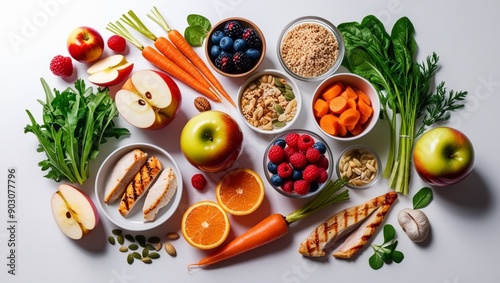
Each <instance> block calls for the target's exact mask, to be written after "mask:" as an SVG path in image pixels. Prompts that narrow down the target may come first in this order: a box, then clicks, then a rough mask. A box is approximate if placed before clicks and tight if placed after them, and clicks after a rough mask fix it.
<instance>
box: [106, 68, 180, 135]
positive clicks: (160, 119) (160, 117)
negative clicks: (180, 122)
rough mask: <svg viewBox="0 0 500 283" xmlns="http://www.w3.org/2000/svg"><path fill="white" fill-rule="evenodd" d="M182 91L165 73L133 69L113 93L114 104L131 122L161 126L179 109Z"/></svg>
mask: <svg viewBox="0 0 500 283" xmlns="http://www.w3.org/2000/svg"><path fill="white" fill-rule="evenodd" d="M181 101H182V98H181V92H180V90H179V87H178V86H177V84H176V83H175V81H174V80H173V79H172V78H171V77H170V76H168V75H167V74H165V73H163V72H160V71H155V70H140V71H137V72H134V73H133V74H132V75H131V76H130V78H129V79H128V80H126V81H125V83H124V84H123V86H122V87H121V89H120V90H118V92H117V93H116V95H115V103H116V108H117V109H118V112H119V113H120V115H121V116H122V117H123V118H124V119H125V120H126V121H127V122H129V123H130V124H132V125H134V126H136V127H138V128H141V129H150V130H155V129H161V128H163V127H165V126H167V125H168V124H169V123H170V122H171V121H172V120H173V119H174V118H175V117H176V115H177V113H179V110H180V106H181Z"/></svg>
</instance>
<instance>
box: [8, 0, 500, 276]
mask: <svg viewBox="0 0 500 283" xmlns="http://www.w3.org/2000/svg"><path fill="white" fill-rule="evenodd" d="M6 3H7V2H5V1H4V2H2V4H0V5H1V7H0V13H1V15H0V19H1V23H2V24H1V37H0V40H1V42H0V46H1V52H0V56H1V60H0V74H1V76H0V90H1V92H2V94H1V97H2V104H1V105H2V108H3V111H2V112H1V115H2V117H1V119H0V123H1V132H2V133H3V134H2V146H1V147H0V150H1V155H0V156H1V158H0V163H1V164H2V166H1V167H0V168H1V170H2V171H1V172H3V173H1V177H0V178H1V179H2V180H3V182H2V184H3V187H2V189H1V190H0V191H1V192H0V221H1V222H2V224H1V225H0V227H1V228H0V257H1V260H0V263H1V264H0V274H1V275H0V278H2V279H1V281H2V282H68V281H71V282H75V283H76V282H160V281H161V282H165V281H170V282H216V281H224V282H259V281H260V282H263V281H265V282H327V281H329V282H330V281H335V282H362V281H364V282H367V281H375V282H382V281H386V282H438V283H451V282H453V283H465V282H498V277H499V275H500V272H499V269H498V254H499V252H500V245H499V244H498V239H499V238H500V232H499V229H498V216H499V215H500V211H499V205H498V201H499V198H500V193H499V190H498V184H499V183H500V175H499V174H498V170H497V169H496V168H498V165H497V164H498V160H499V157H500V152H499V149H498V148H499V147H498V141H499V139H498V136H497V133H496V131H497V130H498V124H497V122H496V118H494V117H495V115H496V113H497V112H498V111H497V110H498V107H499V106H500V103H499V102H500V98H499V97H498V93H499V88H500V72H499V69H498V62H500V56H499V55H498V54H499V53H498V50H500V48H499V47H500V46H499V41H498V26H499V18H498V12H500V4H499V2H495V1H477V2H473V1H402V0H401V1H399V0H382V1H315V0H308V1H305V2H304V1H260V0H253V1H245V0H217V1H193V0H185V1H150V0H144V1H137V0H136V1H131V0H122V1H109V0H101V1H94V0H91V1H76V0H74V1H72V0H64V1H63V0H40V1H37V0H29V1H15V2H14V1H11V2H9V4H8V5H9V6H8V7H7V4H6ZM154 5H156V6H157V7H158V8H159V10H160V11H161V12H162V14H163V15H164V16H165V18H166V19H167V21H168V22H169V24H170V25H171V26H172V27H174V28H177V29H179V30H181V31H183V30H184V28H185V27H186V26H187V24H186V16H187V15H188V14H190V13H198V14H202V15H204V16H206V17H207V18H208V19H210V21H211V22H212V23H216V22H218V21H219V20H221V19H224V18H226V17H230V16H242V17H246V18H249V19H251V20H252V21H254V22H255V23H257V24H258V25H259V26H260V28H261V29H262V30H263V32H264V33H265V36H266V39H267V44H268V52H267V55H266V60H265V62H264V63H263V65H262V68H276V69H281V67H280V66H279V64H278V62H277V60H276V52H275V48H276V44H277V42H276V41H277V37H278V34H279V33H280V31H281V29H282V28H283V27H284V26H285V25H286V24H288V23H289V22H290V21H292V20H293V19H295V18H297V17H301V16H305V15H315V16H320V17H324V18H326V19H328V20H330V21H331V22H333V23H335V24H339V23H342V22H346V21H360V20H361V19H362V18H363V17H364V16H366V15H368V14H370V13H373V14H375V15H376V16H378V17H379V18H380V19H381V20H382V21H383V23H384V24H385V25H386V27H388V28H390V27H392V25H393V23H394V22H395V21H396V20H397V19H398V18H399V17H401V16H404V15H406V16H409V18H410V20H411V21H412V22H413V24H414V26H415V29H416V31H417V35H416V40H417V42H418V43H419V45H420V48H419V58H420V59H423V58H425V56H426V55H429V54H430V53H431V52H433V51H435V52H436V53H437V54H438V55H439V56H440V62H441V69H440V70H439V72H438V74H437V76H436V80H437V81H442V80H445V81H446V83H447V86H448V87H449V88H453V89H456V90H467V91H469V97H468V99H467V105H466V108H465V109H463V110H461V111H460V112H457V113H454V114H453V115H452V119H451V121H450V122H449V123H448V125H449V126H452V127H455V128H458V129H460V130H462V131H463V132H464V133H466V134H467V135H468V136H469V137H470V139H471V140H472V142H473V143H474V146H475V149H476V164H475V169H474V171H473V172H472V173H471V175H469V177H468V178H467V179H465V180H464V181H463V182H461V183H459V184H457V185H454V186H450V187H447V188H435V189H434V201H433V202H432V203H431V205H429V206H428V207H426V208H425V209H424V211H425V213H426V214H427V215H428V217H429V218H430V221H431V225H432V232H431V235H430V237H429V239H428V240H427V241H426V242H424V243H422V244H414V243H412V242H410V240H409V239H408V238H407V237H406V235H405V234H403V232H402V231H401V229H400V228H399V227H398V226H397V222H396V214H397V212H398V211H399V210H401V209H403V208H405V207H408V206H410V205H411V195H412V193H415V192H416V191H417V190H418V189H419V188H421V187H422V186H424V185H425V184H424V183H423V182H421V181H420V179H419V178H418V177H415V178H414V179H413V180H412V183H411V192H410V195H409V196H401V197H400V198H399V200H398V202H397V203H396V205H395V206H394V207H393V209H392V210H391V213H389V214H388V216H387V218H386V223H390V224H393V225H395V227H396V228H397V237H398V240H399V249H400V250H401V251H403V253H404V254H405V256H406V257H405V259H404V261H403V262H402V263H401V264H391V265H385V266H384V267H383V268H382V269H380V270H378V271H374V270H372V269H371V268H370V267H369V265H368V258H369V256H370V255H371V254H372V250H371V249H370V248H368V247H367V248H365V249H363V250H362V251H361V252H360V253H359V255H358V256H357V257H356V258H355V259H353V260H336V259H334V258H328V260H327V261H325V262H315V261H311V260H308V259H305V258H303V257H302V256H300V255H299V254H298V253H297V248H298V244H299V243H300V242H301V241H302V240H303V239H304V238H305V237H306V236H307V234H308V233H309V231H310V230H311V229H313V228H314V227H315V226H316V225H317V224H319V223H320V222H321V221H322V220H324V219H325V218H326V217H327V216H329V215H331V214H333V213H334V212H336V211H337V210H339V209H341V208H344V207H348V206H352V205H355V204H358V203H361V202H362V201H365V200H368V199H369V198H371V197H374V196H377V195H380V194H383V193H385V192H387V191H388V188H387V181H386V180H382V181H381V182H380V183H378V184H377V186H376V187H374V188H372V189H370V190H367V191H351V200H350V201H348V202H345V203H343V204H341V205H338V206H336V207H334V208H331V209H330V210H328V209H327V210H325V211H322V212H321V213H318V214H315V215H313V216H311V217H309V218H307V219H306V220H303V221H301V222H299V223H295V224H294V225H292V227H291V229H290V232H289V234H288V235H287V236H286V237H284V238H282V239H281V240H279V241H277V242H275V243H273V244H271V245H269V246H267V247H265V248H261V249H258V250H255V251H252V252H249V253H248V254H245V255H243V256H240V257H237V258H234V259H233V260H230V261H228V262H226V263H223V264H220V265H217V267H216V268H212V269H208V270H201V271H198V272H195V273H193V274H189V273H188V271H187V268H186V267H187V265H188V264H189V263H194V262H196V261H198V260H199V259H200V258H202V257H203V256H204V255H205V254H206V253H205V252H202V251H199V250H196V249H195V248H192V247H191V246H189V245H188V244H187V243H186V242H185V241H184V239H182V238H181V239H179V240H177V241H176V242H175V243H174V244H175V246H176V247H177V250H178V256H177V257H176V258H172V257H169V256H167V255H166V254H164V253H162V255H163V256H162V258H160V259H158V260H155V261H154V263H153V264H152V265H145V264H142V263H140V262H135V263H134V264H133V265H131V266H130V265H128V264H127V263H126V260H125V258H126V257H125V255H124V254H122V253H120V252H118V250H117V247H116V246H111V245H109V244H108V243H107V241H106V238H107V236H108V235H110V231H111V230H112V229H113V228H115V227H114V226H113V225H111V223H110V222H109V221H107V219H105V218H104V216H103V215H101V216H102V217H101V222H100V225H99V226H98V227H97V229H96V230H95V231H93V232H92V233H91V234H90V235H89V236H88V237H87V238H85V239H83V240H80V241H73V240H70V239H69V238H67V237H66V236H64V235H63V234H62V233H61V232H60V230H59V229H58V228H57V226H56V224H55V222H54V220H53V218H52V214H51V210H50V197H51V195H52V194H53V193H54V192H55V190H56V189H57V185H58V184H56V183H55V182H53V181H51V180H48V179H45V178H44V177H43V172H41V171H40V169H39V168H38V166H37V163H38V161H40V160H41V158H42V156H41V155H39V154H37V153H36V151H35V149H36V146H37V142H36V140H35V137H34V136H33V135H32V134H29V135H27V134H24V133H23V128H24V126H25V125H26V124H27V123H28V117H27V115H26V113H25V109H30V110H31V111H32V112H33V113H34V115H35V116H36V117H37V119H40V113H41V106H40V105H39V104H38V102H37V99H43V98H44V97H43V90H42V87H41V84H40V77H44V78H45V79H46V80H47V82H48V83H49V85H50V86H51V87H57V88H59V89H62V88H64V87H66V86H68V85H70V84H72V82H68V81H64V80H63V79H61V78H58V77H55V76H53V75H52V74H51V72H50V70H49V61H50V60H51V58H52V57H53V56H55V55H57V54H63V55H66V54H67V51H66V37H67V35H68V34H69V32H70V31H71V30H72V29H73V28H75V27H77V26H82V25H88V26H92V27H94V28H97V29H98V30H99V31H100V32H101V33H102V35H103V37H105V38H107V37H109V36H110V35H111V34H110V33H109V32H108V31H106V30H105V26H106V24H107V23H108V22H109V21H115V20H117V19H118V18H119V17H120V15H121V14H122V13H125V12H127V11H128V10H129V9H133V10H134V11H135V12H136V13H137V14H138V15H139V16H140V17H141V18H143V19H144V21H145V22H146V23H147V24H148V26H150V27H151V29H152V30H153V31H154V32H155V33H157V34H161V32H162V31H161V30H160V29H159V28H158V26H155V24H154V23H153V22H152V21H149V19H148V18H147V17H146V14H147V13H148V12H149V11H150V9H151V8H152V7H153V6H154ZM139 38H140V39H141V40H142V41H143V42H144V43H146V42H147V41H146V39H144V38H141V37H139ZM13 39H14V40H13ZM129 49H130V52H129V53H128V54H127V56H128V59H129V60H130V61H133V62H134V63H135V64H136V66H135V68H136V70H139V69H143V68H151V65H149V63H147V62H146V61H145V60H144V59H143V58H142V57H141V56H140V54H139V52H138V50H136V49H134V47H133V46H131V45H129ZM197 50H198V51H199V52H200V54H201V55H203V52H202V49H201V48H200V49H197ZM106 52H107V53H109V51H108V50H107V51H106ZM203 58H204V57H203ZM75 66H76V68H77V76H78V77H83V78H85V77H86V74H85V69H86V68H85V66H84V65H82V64H78V63H75ZM220 79H221V81H222V83H223V84H224V86H225V87H226V88H227V90H229V92H230V93H232V94H233V97H235V96H236V91H237V88H238V86H239V84H240V83H242V80H241V79H236V80H229V79H226V78H222V77H220ZM299 85H300V87H301V90H302V95H303V101H304V104H305V106H308V104H309V103H310V100H311V93H312V91H313V90H314V88H315V87H316V86H317V83H303V82H299ZM179 86H180V87H181V90H182V91H183V99H184V100H183V106H182V111H181V113H180V114H179V116H178V117H177V118H176V120H175V121H174V122H173V124H171V125H169V126H168V127H166V128H164V129H162V130H159V131H140V130H137V129H134V128H132V127H131V126H129V125H128V124H127V123H126V122H124V121H123V120H121V118H120V119H118V120H117V124H118V125H119V126H124V127H128V128H129V129H130V130H131V132H132V135H131V136H130V137H129V138H123V139H120V140H118V141H117V140H110V142H109V143H107V144H106V145H104V146H102V151H101V155H100V156H99V157H98V158H97V159H96V160H95V161H93V162H92V164H91V177H90V179H89V180H88V181H87V183H85V185H84V186H83V187H82V189H84V190H85V191H86V192H87V193H88V194H89V195H91V197H92V198H94V199H95V196H94V185H93V182H94V178H95V174H96V172H97V170H98V168H99V165H100V163H101V162H102V160H103V159H104V158H105V157H106V156H107V154H109V153H110V152H111V151H112V150H114V149H115V148H116V147H118V146H120V145H125V144H129V143H132V142H150V143H154V144H157V145H159V146H162V147H163V148H165V149H166V150H167V151H169V152H170V153H171V154H172V155H173V156H174V157H175V159H176V160H177V162H178V163H179V166H180V167H181V170H182V173H183V178H184V182H185V184H186V186H185V192H184V195H183V197H182V200H181V205H180V207H179V210H178V212H177V213H176V214H174V216H173V218H171V219H170V220H169V221H167V222H166V223H165V225H163V226H161V227H160V228H158V229H154V230H152V231H146V232H144V233H145V234H146V235H159V236H163V235H164V234H165V233H166V232H168V231H177V232H179V233H180V230H179V227H180V217H181V216H182V213H183V211H184V210H185V209H186V207H187V206H188V205H190V204H192V203H194V202H196V201H199V200H204V199H211V200H214V199H215V197H214V186H215V182H216V181H217V180H218V178H219V177H220V174H212V175H209V178H210V183H209V187H210V188H209V189H208V190H207V191H205V192H202V193H200V192H197V191H194V190H193V189H192V188H191V187H190V185H189V179H190V176H191V175H192V174H193V173H194V172H197V171H196V170H195V169H194V168H193V167H192V166H191V165H189V164H188V163H187V162H186V160H185V159H184V158H183V156H182V154H181V153H180V151H179V145H178V135H179V133H180V131H181V129H182V126H183V125H184V123H185V122H186V121H187V120H188V119H189V118H190V117H191V116H193V115H194V114H195V113H196V110H195V109H194V108H193V107H192V100H193V99H194V97H195V96H196V95H197V94H196V93H194V92H193V91H192V90H191V89H189V88H187V87H185V86H184V85H182V84H181V83H179ZM112 91H113V90H112ZM114 91H116V89H114ZM214 108H218V109H221V110H224V111H227V109H225V108H224V107H222V106H220V105H214ZM232 111H233V113H234V111H235V110H234V109H233V110H232ZM300 115H301V119H300V121H299V122H298V123H297V124H296V125H295V127H296V128H308V129H312V130H317V129H316V128H315V127H314V126H313V124H312V122H311V111H310V109H309V108H308V107H304V110H303V111H302V112H301V114H300ZM239 121H240V120H239ZM240 122H241V121H240ZM241 126H242V129H243V131H244V135H245V150H244V152H243V154H242V156H241V157H240V159H239V160H238V162H237V164H236V165H235V166H239V167H245V166H246V167H250V168H253V169H255V170H257V171H258V172H262V165H261V158H262V154H263V150H264V147H265V146H266V143H267V142H268V141H269V140H270V138H271V137H267V136H260V135H256V134H254V132H252V131H250V130H249V129H247V128H245V126H244V125H243V123H241ZM358 142H359V143H363V144H367V145H370V146H372V147H373V148H375V149H376V150H377V152H378V153H379V154H380V155H381V157H382V160H385V156H386V155H387V143H388V128H387V127H386V124H385V122H380V121H379V123H378V124H377V126H376V127H375V129H374V130H373V132H372V133H370V134H369V135H368V136H366V137H365V138H363V139H361V140H359V141H358ZM349 144H351V143H339V142H335V141H332V140H329V145H330V146H331V148H332V150H333V153H334V155H335V154H338V153H339V152H340V151H341V150H342V149H343V148H345V147H346V146H348V145H349ZM12 167H15V168H16V169H17V178H18V179H17V181H18V182H17V185H16V186H17V188H16V190H17V207H16V216H17V220H18V223H17V231H16V234H15V241H16V244H17V246H16V248H17V249H16V251H17V254H16V256H17V257H16V270H15V273H16V275H9V274H7V271H8V267H7V262H8V260H7V256H8V251H9V248H8V240H9V239H10V234H9V233H8V231H7V229H6V228H7V201H6V197H7V193H6V190H7V185H6V184H7V169H8V168H12ZM414 176H416V175H414ZM301 203H302V202H300V201H292V200H288V199H284V198H283V197H281V196H280V195H279V194H278V193H277V192H275V191H273V190H272V189H271V188H270V187H267V195H266V199H265V202H264V204H263V205H262V207H261V208H260V209H259V210H258V211H257V212H255V213H254V214H252V215H250V216H247V217H231V224H232V232H231V234H230V237H234V236H235V235H237V234H239V233H241V232H242V231H244V230H246V229H247V228H248V227H250V226H252V225H254V224H255V223H257V222H258V221H259V220H260V219H262V218H264V217H265V216H266V215H268V214H269V213H271V212H279V213H283V214H287V213H289V212H291V211H292V210H294V209H295V208H296V207H298V206H299V205H300V204H301ZM381 242H382V234H381V233H378V234H376V236H375V237H374V238H373V239H372V241H371V242H370V243H376V244H380V243H381Z"/></svg>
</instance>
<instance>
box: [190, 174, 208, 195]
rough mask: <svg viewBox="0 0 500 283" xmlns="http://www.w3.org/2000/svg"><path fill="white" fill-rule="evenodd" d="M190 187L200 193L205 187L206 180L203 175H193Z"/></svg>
mask: <svg viewBox="0 0 500 283" xmlns="http://www.w3.org/2000/svg"><path fill="white" fill-rule="evenodd" d="M191 185H192V186H193V187H194V188H195V189H197V190H200V191H201V190H203V189H205V186H206V185H207V179H205V176H204V175H203V174H194V175H193V177H191Z"/></svg>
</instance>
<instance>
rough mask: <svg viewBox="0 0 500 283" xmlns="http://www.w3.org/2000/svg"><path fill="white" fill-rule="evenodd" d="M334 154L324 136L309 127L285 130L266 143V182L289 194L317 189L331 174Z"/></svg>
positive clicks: (303, 195)
mask: <svg viewBox="0 0 500 283" xmlns="http://www.w3.org/2000/svg"><path fill="white" fill-rule="evenodd" d="M332 158H333V156H332V152H331V150H330V148H329V146H328V144H327V143H326V142H325V140H324V139H323V138H322V137H320V136H319V135H318V134H316V133H314V132H312V131H309V130H300V129H294V130H287V131H285V132H282V133H281V134H279V135H277V136H276V137H275V138H274V139H273V140H272V141H271V143H270V144H269V145H268V146H267V148H266V151H265V154H264V158H263V163H264V164H263V165H264V172H265V174H264V175H265V176H266V178H267V180H268V182H269V184H270V185H271V186H272V187H273V188H274V189H275V190H276V191H277V192H278V193H280V194H282V195H284V196H286V197H290V198H308V197H311V196H314V195H316V194H317V193H319V192H320V191H321V190H322V189H323V188H324V186H325V184H326V183H327V181H328V180H330V179H331V177H332V174H333V167H334V162H333V159H332Z"/></svg>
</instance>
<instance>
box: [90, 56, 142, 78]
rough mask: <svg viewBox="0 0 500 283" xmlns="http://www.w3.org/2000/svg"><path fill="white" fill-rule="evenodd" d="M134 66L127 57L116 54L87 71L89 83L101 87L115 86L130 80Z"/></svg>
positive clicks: (98, 62)
mask: <svg viewBox="0 0 500 283" xmlns="http://www.w3.org/2000/svg"><path fill="white" fill-rule="evenodd" d="M133 68H134V64H133V63H130V62H127V59H126V58H125V56H123V55H121V54H115V55H111V56H108V57H106V58H104V59H101V60H99V61H97V62H96V63H94V64H93V65H92V66H90V67H89V68H88V69H87V73H88V74H89V75H90V76H89V78H88V79H89V81H90V82H92V83H94V84H96V85H99V86H113V85H117V84H119V83H120V82H122V81H124V80H125V79H127V78H128V76H129V75H130V74H131V73H132V69H133Z"/></svg>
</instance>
